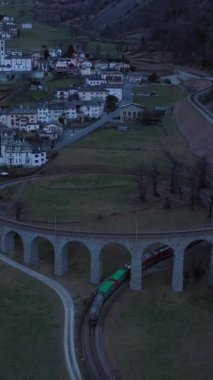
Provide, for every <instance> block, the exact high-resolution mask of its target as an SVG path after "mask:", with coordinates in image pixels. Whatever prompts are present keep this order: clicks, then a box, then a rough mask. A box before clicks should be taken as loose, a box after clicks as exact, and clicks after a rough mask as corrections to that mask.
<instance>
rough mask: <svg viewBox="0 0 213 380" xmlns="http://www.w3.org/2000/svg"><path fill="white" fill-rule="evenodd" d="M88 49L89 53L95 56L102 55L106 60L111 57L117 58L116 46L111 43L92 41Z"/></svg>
mask: <svg viewBox="0 0 213 380" xmlns="http://www.w3.org/2000/svg"><path fill="white" fill-rule="evenodd" d="M87 49H88V51H89V52H91V53H92V54H94V55H98V56H99V55H101V56H103V57H105V58H107V57H109V56H111V57H117V56H118V55H119V54H118V50H117V49H116V45H115V44H113V43H109V42H102V41H91V42H88V44H87Z"/></svg>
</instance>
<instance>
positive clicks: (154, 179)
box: [150, 164, 160, 197]
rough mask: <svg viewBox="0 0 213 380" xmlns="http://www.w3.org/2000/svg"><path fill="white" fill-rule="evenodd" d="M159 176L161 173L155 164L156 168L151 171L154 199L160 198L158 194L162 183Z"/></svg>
mask: <svg viewBox="0 0 213 380" xmlns="http://www.w3.org/2000/svg"><path fill="white" fill-rule="evenodd" d="M159 174H160V173H159V171H158V168H157V165H156V164H154V167H153V169H152V170H151V174H150V177H151V179H152V194H153V196H154V197H159V192H158V185H159V182H160V179H159Z"/></svg>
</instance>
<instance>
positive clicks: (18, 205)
mask: <svg viewBox="0 0 213 380" xmlns="http://www.w3.org/2000/svg"><path fill="white" fill-rule="evenodd" d="M13 208H14V214H15V218H16V220H18V221H19V220H21V218H22V216H23V213H24V212H25V210H26V204H25V202H24V201H21V200H16V201H14V204H13Z"/></svg>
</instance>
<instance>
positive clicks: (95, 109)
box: [80, 101, 104, 119]
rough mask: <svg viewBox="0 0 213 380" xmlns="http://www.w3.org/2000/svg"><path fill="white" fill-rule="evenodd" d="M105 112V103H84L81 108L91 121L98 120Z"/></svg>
mask: <svg viewBox="0 0 213 380" xmlns="http://www.w3.org/2000/svg"><path fill="white" fill-rule="evenodd" d="M103 110H104V103H103V102H97V101H94V102H88V103H84V104H82V105H81V107H80V111H81V112H82V114H83V115H84V116H87V117H89V118H91V119H98V118H99V117H101V115H102V113H103Z"/></svg>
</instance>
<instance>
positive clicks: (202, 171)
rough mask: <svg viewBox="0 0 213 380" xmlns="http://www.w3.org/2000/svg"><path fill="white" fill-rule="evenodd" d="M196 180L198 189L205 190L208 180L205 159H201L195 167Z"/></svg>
mask: <svg viewBox="0 0 213 380" xmlns="http://www.w3.org/2000/svg"><path fill="white" fill-rule="evenodd" d="M196 170H197V174H198V178H199V188H200V189H205V188H206V187H207V185H208V178H207V170H208V162H207V160H206V157H202V158H201V159H200V160H199V162H198V164H197V166H196Z"/></svg>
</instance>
